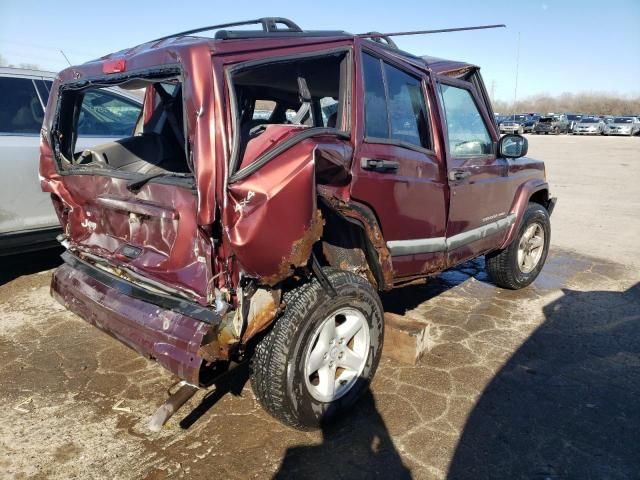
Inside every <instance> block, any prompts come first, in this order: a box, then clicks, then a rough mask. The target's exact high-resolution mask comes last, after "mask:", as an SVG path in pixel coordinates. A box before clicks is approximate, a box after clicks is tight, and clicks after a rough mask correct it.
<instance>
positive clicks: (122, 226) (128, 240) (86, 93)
mask: <svg viewBox="0 0 640 480" xmlns="http://www.w3.org/2000/svg"><path fill="white" fill-rule="evenodd" d="M167 81H168V80H167ZM171 81H172V82H174V83H172V84H171V85H173V86H174V87H175V88H174V89H173V92H174V93H173V94H168V93H166V91H165V90H164V89H163V92H165V93H166V94H167V96H168V97H167V102H168V103H167V104H166V105H165V104H164V103H162V104H158V105H156V106H155V107H153V111H152V112H151V113H150V114H149V115H148V116H147V115H144V117H145V118H149V121H148V123H145V124H144V126H143V128H142V132H141V134H140V135H134V125H135V124H136V119H137V118H138V117H139V114H140V109H141V106H140V105H138V104H136V103H135V102H132V101H130V100H129V99H125V98H123V97H121V96H118V95H114V94H113V92H112V91H111V90H109V89H104V88H101V87H100V86H99V84H98V85H97V86H96V87H92V88H90V89H88V90H83V91H80V90H78V89H74V88H73V87H69V86H67V88H66V89H63V90H62V93H61V95H60V96H59V98H58V102H59V105H58V108H57V111H59V112H60V113H59V115H60V117H59V118H60V119H59V121H58V124H59V126H58V128H59V129H60V131H61V134H60V135H59V138H60V139H61V140H60V141H59V142H58V144H57V147H58V150H59V151H60V155H59V158H58V159H57V160H54V158H53V152H51V150H53V149H50V151H49V152H44V153H43V155H42V160H41V172H45V173H43V176H45V177H46V178H45V182H44V188H45V189H46V190H47V191H50V192H52V193H54V194H55V195H56V196H57V197H59V198H60V200H61V201H56V202H55V203H56V204H57V205H58V209H59V213H60V215H61V217H62V218H63V225H64V227H65V233H66V234H67V236H68V241H69V244H70V246H71V247H72V248H73V249H74V250H75V251H76V252H77V253H80V255H81V256H82V255H84V258H85V259H89V260H90V261H92V262H94V263H97V264H99V265H103V266H104V267H105V268H107V269H110V270H111V271H113V272H114V273H117V274H118V275H121V276H122V277H124V278H126V279H129V280H131V281H134V282H137V283H140V284H143V285H145V286H146V287H147V288H151V289H153V290H160V291H161V292H165V293H167V292H169V293H171V294H178V295H181V296H185V297H187V298H189V299H195V300H196V301H198V302H200V303H202V304H207V303H209V302H210V301H211V299H212V288H213V287H212V283H211V281H210V279H211V276H212V273H211V272H212V265H211V242H210V238H209V237H208V236H207V235H206V234H205V233H204V232H203V231H202V230H201V229H200V228H199V226H198V224H197V211H198V199H199V197H198V195H197V190H196V188H195V183H194V179H193V175H192V174H191V173H190V171H189V167H188V163H187V155H186V150H185V146H184V138H182V136H181V133H182V132H183V131H184V129H183V128H180V127H181V126H183V115H182V111H183V105H184V104H183V101H182V95H181V93H180V92H181V88H180V87H178V86H176V85H179V82H178V79H175V81H174V79H173V78H172V79H171ZM96 83H97V82H96ZM163 84H164V83H163ZM159 85H160V84H159V83H155V84H154V87H158V86H159ZM148 88H153V87H151V86H149V87H148ZM159 88H163V87H159ZM68 112H72V113H68ZM75 112H79V113H78V114H77V120H75ZM145 113H147V112H145ZM50 114H51V118H50V117H49V116H48V117H47V128H51V125H52V124H53V120H54V118H53V111H52V112H50ZM169 116H171V117H172V119H171V120H169ZM172 126H175V127H176V128H175V129H174V128H173V127H172ZM75 132H77V133H78V135H79V136H78V138H79V140H78V142H77V143H74V142H73V138H74V133H75ZM208 133H209V132H208V131H207V134H208ZM177 136H180V138H177ZM114 138H118V139H119V140H118V141H117V142H114V141H112V140H113V139H114ZM65 139H68V140H66V143H65ZM87 142H89V143H96V142H97V143H100V144H101V145H100V146H93V147H92V148H91V149H89V150H84V148H85V147H84V146H83V144H84V145H86V144H87ZM81 152H84V155H86V157H83V156H82V155H80V153H81ZM62 157H64V158H62ZM70 158H72V159H74V164H73V165H70V163H71V162H69V160H68V159H70ZM83 158H84V160H83ZM54 161H55V162H57V166H56V169H57V170H58V171H59V172H60V175H57V174H56V173H55V170H54V168H53V165H51V163H50V162H54ZM154 169H155V170H154ZM155 175H160V177H155ZM145 177H146V179H145ZM136 183H138V184H137V185H136Z"/></svg>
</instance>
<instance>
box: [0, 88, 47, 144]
mask: <svg viewBox="0 0 640 480" xmlns="http://www.w3.org/2000/svg"><path fill="white" fill-rule="evenodd" d="M43 118H44V111H43V110H42V105H41V104H40V99H39V98H38V95H37V94H36V89H35V87H34V86H33V80H31V79H30V78H10V77H0V132H2V133H11V134H19V135H24V134H35V135H37V134H38V133H40V128H41V127H42V120H43Z"/></svg>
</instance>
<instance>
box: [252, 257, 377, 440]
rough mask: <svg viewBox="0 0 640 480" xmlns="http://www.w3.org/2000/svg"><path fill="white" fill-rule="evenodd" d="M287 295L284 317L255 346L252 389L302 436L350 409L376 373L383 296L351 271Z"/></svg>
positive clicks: (331, 271)
mask: <svg viewBox="0 0 640 480" xmlns="http://www.w3.org/2000/svg"><path fill="white" fill-rule="evenodd" d="M325 272H326V274H327V277H328V279H329V281H330V282H331V284H332V285H333V287H334V289H335V291H336V292H337V295H336V296H331V295H329V294H328V293H327V292H326V291H325V290H324V288H323V287H322V286H321V285H320V283H319V282H318V281H317V280H316V279H315V278H314V279H313V280H311V281H310V282H308V283H306V284H304V285H302V286H301V287H298V288H297V289H295V290H293V291H292V292H290V293H289V294H287V295H286V296H285V303H286V305H285V311H284V314H283V315H282V316H281V317H280V318H279V319H278V320H277V321H276V323H275V325H274V326H273V328H272V330H271V331H270V332H269V333H268V334H267V335H266V336H265V337H264V338H263V339H262V340H261V341H260V343H259V344H258V345H257V346H256V352H255V355H254V357H253V359H252V362H251V363H252V373H251V386H252V389H253V392H254V394H255V396H256V398H257V399H258V401H259V402H260V404H261V405H262V406H263V407H264V409H265V410H267V412H269V414H271V415H272V416H273V417H275V418H276V419H278V420H280V421H281V422H283V423H285V424H287V425H289V426H291V427H294V428H298V429H301V430H309V429H313V428H317V427H320V426H321V425H323V424H325V423H326V422H327V421H329V420H331V419H332V418H333V417H335V416H336V415H339V414H340V413H342V412H344V411H345V410H347V409H348V408H349V407H351V406H352V405H353V404H354V403H355V402H356V401H357V400H358V398H359V397H360V396H361V395H362V394H363V393H364V392H365V391H366V389H367V388H368V385H369V383H370V381H371V379H372V378H373V375H374V374H375V371H376V368H377V367H378V362H379V361H380V355H381V353H382V341H383V334H384V326H383V310H382V304H381V302H380V298H379V297H378V294H377V292H376V291H375V289H374V288H373V287H372V286H371V284H369V282H368V281H367V280H366V279H364V278H362V277H360V276H358V275H355V274H353V273H349V272H344V271H340V270H335V269H325Z"/></svg>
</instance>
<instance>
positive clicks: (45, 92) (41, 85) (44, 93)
mask: <svg viewBox="0 0 640 480" xmlns="http://www.w3.org/2000/svg"><path fill="white" fill-rule="evenodd" d="M33 83H35V85H36V89H37V90H38V93H39V94H40V98H41V99H42V103H43V104H44V106H45V107H46V106H47V102H48V101H49V92H50V91H51V86H52V85H53V82H51V81H50V80H34V81H33Z"/></svg>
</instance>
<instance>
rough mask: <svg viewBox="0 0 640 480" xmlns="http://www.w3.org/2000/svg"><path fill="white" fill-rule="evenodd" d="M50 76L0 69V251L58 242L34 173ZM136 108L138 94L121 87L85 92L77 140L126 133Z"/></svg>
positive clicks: (47, 201) (50, 211) (48, 201)
mask: <svg viewBox="0 0 640 480" xmlns="http://www.w3.org/2000/svg"><path fill="white" fill-rule="evenodd" d="M54 78H55V74H54V73H51V72H44V71H38V70H26V69H20V68H0V168H2V171H3V175H2V177H1V178H0V205H2V208H1V210H2V214H0V255H9V254H13V253H20V252H26V251H30V250H38V249H41V248H47V247H52V246H56V245H58V243H57V242H56V241H55V238H56V236H57V235H58V234H60V233H61V228H60V222H59V221H58V217H57V215H56V213H55V211H54V209H53V206H52V205H51V196H50V195H49V194H46V193H43V192H42V190H41V189H40V179H39V177H38V162H39V158H40V129H41V127H42V120H43V118H44V110H45V107H46V104H47V100H48V98H49V91H50V90H51V85H52V84H53V80H54ZM140 111H141V101H140V99H138V98H137V97H136V96H135V95H132V94H130V93H126V92H124V91H122V92H121V93H115V91H114V89H110V90H107V91H104V92H100V93H91V94H88V95H87V96H86V97H85V98H84V100H83V103H82V108H81V111H80V115H79V128H78V145H79V146H80V145H82V146H84V148H88V147H89V146H91V145H95V144H98V143H103V142H104V141H106V140H113V138H114V136H115V137H117V136H118V135H120V134H128V133H130V132H132V131H133V127H134V126H135V123H136V121H137V119H138V116H139V113H140ZM114 129H117V131H115V130H114Z"/></svg>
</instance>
